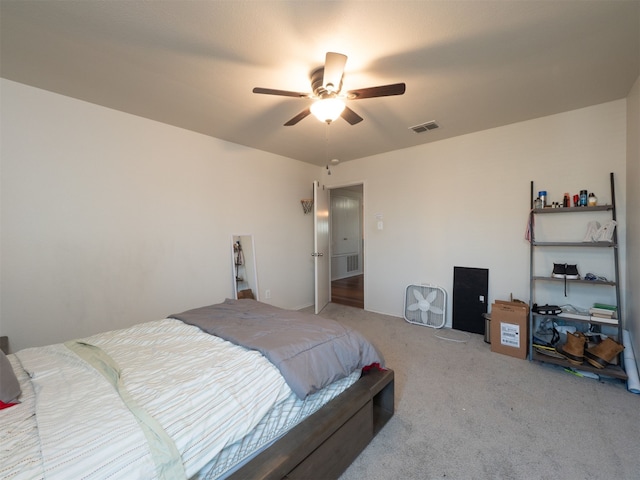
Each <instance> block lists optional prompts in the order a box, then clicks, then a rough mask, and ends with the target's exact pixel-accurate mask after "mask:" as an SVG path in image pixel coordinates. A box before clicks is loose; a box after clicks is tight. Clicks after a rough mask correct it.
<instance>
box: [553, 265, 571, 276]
mask: <svg viewBox="0 0 640 480" xmlns="http://www.w3.org/2000/svg"><path fill="white" fill-rule="evenodd" d="M566 274H567V264H566V263H554V264H553V273H552V274H551V276H552V277H553V278H565V276H566Z"/></svg>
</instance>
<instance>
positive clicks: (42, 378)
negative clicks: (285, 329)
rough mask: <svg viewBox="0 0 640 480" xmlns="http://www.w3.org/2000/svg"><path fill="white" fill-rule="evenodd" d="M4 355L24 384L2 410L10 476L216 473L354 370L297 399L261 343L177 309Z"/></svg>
mask: <svg viewBox="0 0 640 480" xmlns="http://www.w3.org/2000/svg"><path fill="white" fill-rule="evenodd" d="M72 348H79V349H81V350H82V349H83V348H84V349H86V348H90V349H92V351H93V352H94V353H95V352H97V353H96V354H95V355H94V359H93V360H92V361H96V362H98V364H99V365H101V367H99V368H96V367H95V365H94V366H92V365H90V363H91V362H87V361H86V360H83V359H81V358H80V357H79V356H78V354H77V353H75V352H74V351H72ZM9 359H10V361H11V363H12V366H13V367H14V371H15V372H16V375H17V377H18V379H19V381H20V384H21V387H22V396H21V397H20V399H19V400H20V402H21V403H20V404H19V405H16V406H14V407H10V408H8V409H5V410H2V411H0V478H11V479H23V478H25V479H26V478H29V479H32V478H36V479H37V478H48V479H49V478H51V479H56V478H64V479H68V478H95V479H105V478H144V479H150V478H163V477H164V478H172V479H173V478H176V477H175V472H176V468H177V469H178V470H180V469H183V473H182V474H181V475H180V476H182V477H183V478H190V477H194V478H216V477H218V476H220V475H223V474H224V472H225V471H226V470H228V469H229V468H231V467H232V466H233V465H234V464H237V463H238V462H242V461H243V460H244V459H246V458H247V456H249V455H251V452H252V451H253V450H255V449H256V448H258V449H259V448H261V447H262V446H264V445H266V444H267V443H269V442H271V441H273V440H274V439H275V438H277V437H278V436H280V435H281V434H282V433H283V432H284V431H286V430H288V429H289V428H291V427H292V426H293V425H295V424H296V423H298V422H299V421H301V420H302V419H303V418H304V417H305V416H307V415H309V414H310V413H312V412H313V411H315V410H317V409H318V408H319V407H320V406H321V405H322V404H323V403H325V402H326V401H328V400H329V399H331V398H333V397H335V396H336V395H337V394H339V393H340V392H341V391H343V390H344V389H346V388H348V386H349V385H351V384H352V383H353V382H355V381H356V380H357V378H358V376H359V372H355V373H354V374H353V375H351V376H350V377H347V378H346V379H343V380H340V381H338V382H335V385H331V386H330V388H328V389H326V391H323V392H318V393H317V394H313V395H310V396H309V397H307V398H306V399H305V400H300V399H298V398H297V396H296V395H295V394H294V393H293V392H292V390H291V389H290V388H289V386H288V385H287V384H286V382H285V381H284V379H283V377H282V376H281V374H280V373H279V372H278V370H277V369H276V368H275V367H274V366H273V365H272V364H271V363H270V362H269V361H268V360H267V359H266V358H265V357H264V356H263V355H262V354H260V353H258V352H256V351H252V350H248V349H246V348H244V347H240V346H237V345H234V344H232V343H230V342H227V341H225V340H222V339H220V338H218V337H215V336H212V335H208V334H205V333H203V332H202V331H201V330H200V329H198V328H197V327H194V326H190V325H186V324H184V323H183V322H181V321H179V320H175V319H164V320H158V321H154V322H147V323H143V324H140V325H136V326H133V327H130V328H127V329H122V330H115V331H112V332H106V333H102V334H98V335H94V336H91V337H87V338H85V339H82V340H81V341H79V342H75V343H73V345H64V344H57V345H51V346H47V347H38V348H31V349H25V350H22V351H20V352H18V353H16V354H14V355H9ZM100 362H102V363H100ZM101 370H102V371H101ZM105 372H107V373H105ZM109 375H112V377H113V378H112V379H111V380H109ZM61 378H62V379H63V381H62V382H60V379H61ZM114 378H115V380H114ZM110 381H111V382H112V383H110ZM113 382H115V383H113ZM114 384H115V385H117V388H114V387H113V385H114ZM132 406H133V408H132ZM132 412H134V413H132ZM135 412H138V414H137V415H136V414H135ZM214 412H215V413H214ZM150 438H151V440H150ZM165 451H166V452H168V453H167V454H166V457H167V458H169V460H168V461H167V462H166V465H163V466H162V468H158V458H159V456H160V457H162V458H164V456H165V453H166V452H165ZM158 452H161V454H159V453H158ZM172 452H173V453H177V455H178V456H179V458H180V459H181V461H179V462H178V463H180V465H175V464H174V463H175V462H174V461H173V460H175V459H173V460H171V459H172V458H173V457H172ZM221 452H223V454H222V455H220V454H221ZM158 472H161V473H158ZM162 472H164V473H162Z"/></svg>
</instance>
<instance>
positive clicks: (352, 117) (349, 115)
mask: <svg viewBox="0 0 640 480" xmlns="http://www.w3.org/2000/svg"><path fill="white" fill-rule="evenodd" d="M340 116H341V117H342V118H344V119H345V120H346V121H347V122H349V123H350V124H351V125H355V124H356V123H360V122H361V121H362V117H361V116H360V115H358V114H357V113H356V112H354V111H353V110H351V109H350V108H349V107H344V110H343V111H342V113H341V114H340Z"/></svg>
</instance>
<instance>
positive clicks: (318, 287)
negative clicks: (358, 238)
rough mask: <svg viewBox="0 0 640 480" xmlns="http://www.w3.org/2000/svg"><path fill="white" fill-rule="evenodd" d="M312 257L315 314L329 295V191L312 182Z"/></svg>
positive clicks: (327, 299)
mask: <svg viewBox="0 0 640 480" xmlns="http://www.w3.org/2000/svg"><path fill="white" fill-rule="evenodd" d="M311 255H313V258H314V272H315V312H316V314H317V313H320V311H321V310H322V309H323V308H324V307H325V306H326V305H327V303H329V300H330V298H329V295H330V293H331V281H330V271H329V263H330V260H331V258H330V255H329V191H328V190H327V189H325V188H324V187H322V188H321V187H320V185H319V184H318V182H317V181H315V182H313V253H312V254H311Z"/></svg>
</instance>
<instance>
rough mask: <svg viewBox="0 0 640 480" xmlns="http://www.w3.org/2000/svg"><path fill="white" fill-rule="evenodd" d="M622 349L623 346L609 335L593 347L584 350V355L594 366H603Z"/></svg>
mask: <svg viewBox="0 0 640 480" xmlns="http://www.w3.org/2000/svg"><path fill="white" fill-rule="evenodd" d="M623 350H624V347H623V346H622V345H620V344H619V343H618V342H616V341H615V340H613V339H612V338H611V337H607V338H605V339H604V340H603V341H602V342H600V343H598V344H597V345H595V346H594V347H591V348H589V349H587V350H586V351H585V352H584V356H585V358H586V359H587V362H589V363H590V364H591V365H593V366H594V367H596V368H604V367H606V366H607V365H608V364H609V363H611V361H612V360H613V359H614V358H616V355H618V354H619V353H620V352H622V351H623Z"/></svg>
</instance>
